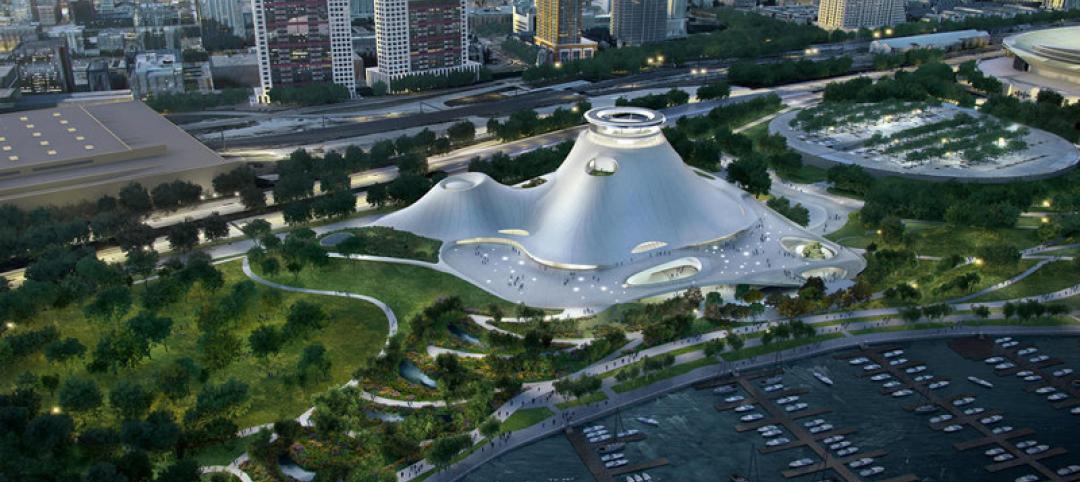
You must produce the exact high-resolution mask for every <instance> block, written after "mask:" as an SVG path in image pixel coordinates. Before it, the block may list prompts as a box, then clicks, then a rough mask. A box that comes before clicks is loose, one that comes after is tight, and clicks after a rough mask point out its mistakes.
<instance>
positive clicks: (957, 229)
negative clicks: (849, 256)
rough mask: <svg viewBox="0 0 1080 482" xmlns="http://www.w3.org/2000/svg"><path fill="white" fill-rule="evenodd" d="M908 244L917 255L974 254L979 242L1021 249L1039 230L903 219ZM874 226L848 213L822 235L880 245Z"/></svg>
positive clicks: (851, 243)
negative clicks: (844, 220) (839, 225)
mask: <svg viewBox="0 0 1080 482" xmlns="http://www.w3.org/2000/svg"><path fill="white" fill-rule="evenodd" d="M904 228H905V235H907V236H908V237H909V238H910V242H909V243H908V248H909V249H911V250H912V251H914V252H915V253H917V254H918V255H920V256H949V255H952V254H958V255H961V256H975V254H976V252H977V251H978V248H979V247H981V246H990V245H1000V244H1009V245H1012V246H1016V247H1017V248H1020V249H1023V248H1028V247H1031V246H1035V245H1037V244H1039V242H1040V241H1039V238H1038V233H1037V232H1035V231H1034V230H1031V229H1018V228H999V229H986V228H974V227H966V226H952V225H948V224H945V223H941V222H932V221H919V220H910V219H907V220H904ZM875 231H876V227H873V226H866V225H864V224H863V223H862V222H861V221H860V220H859V214H858V213H851V214H850V215H848V221H847V223H846V224H844V227H842V228H840V229H839V230H837V231H835V232H832V233H829V234H827V235H826V236H825V237H826V238H828V239H830V240H832V241H835V242H837V243H840V244H843V245H845V246H850V247H853V248H865V247H867V246H869V245H870V244H871V243H876V244H878V245H879V246H881V245H882V241H881V239H880V238H879V237H878V236H877V235H876V233H875Z"/></svg>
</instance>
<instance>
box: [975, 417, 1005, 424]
mask: <svg viewBox="0 0 1080 482" xmlns="http://www.w3.org/2000/svg"><path fill="white" fill-rule="evenodd" d="M1004 419H1005V417H1002V416H1001V415H991V416H989V417H983V418H980V419H979V423H981V424H983V425H990V424H992V423H998V422H1000V421H1002V420H1004Z"/></svg>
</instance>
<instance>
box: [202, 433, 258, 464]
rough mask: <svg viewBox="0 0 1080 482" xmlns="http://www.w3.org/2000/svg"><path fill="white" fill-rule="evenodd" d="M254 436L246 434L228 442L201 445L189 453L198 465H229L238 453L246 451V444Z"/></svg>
mask: <svg viewBox="0 0 1080 482" xmlns="http://www.w3.org/2000/svg"><path fill="white" fill-rule="evenodd" d="M254 437H255V435H248V436H247V437H244V438H235V439H232V440H229V441H228V442H224V443H220V444H215V445H210V446H208V447H203V448H201V449H199V450H196V451H195V453H193V454H190V456H191V457H193V458H194V459H195V460H196V461H197V462H199V466H200V467H201V466H206V465H229V464H230V463H232V461H233V460H236V458H237V457H239V456H240V454H243V453H244V452H246V451H247V448H248V444H249V443H250V442H251V440H252V438H254Z"/></svg>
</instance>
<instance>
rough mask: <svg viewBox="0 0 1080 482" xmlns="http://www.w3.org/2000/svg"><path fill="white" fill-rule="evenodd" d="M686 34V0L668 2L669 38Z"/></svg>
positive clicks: (670, 0)
mask: <svg viewBox="0 0 1080 482" xmlns="http://www.w3.org/2000/svg"><path fill="white" fill-rule="evenodd" d="M685 36H686V0H668V2H667V38H681V37H685Z"/></svg>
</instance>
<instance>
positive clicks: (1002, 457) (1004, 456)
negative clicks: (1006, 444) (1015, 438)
mask: <svg viewBox="0 0 1080 482" xmlns="http://www.w3.org/2000/svg"><path fill="white" fill-rule="evenodd" d="M1014 458H1016V456H1015V455H1013V454H1000V455H995V456H994V458H993V460H994V462H1004V461H1006V460H1012V459H1014Z"/></svg>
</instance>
